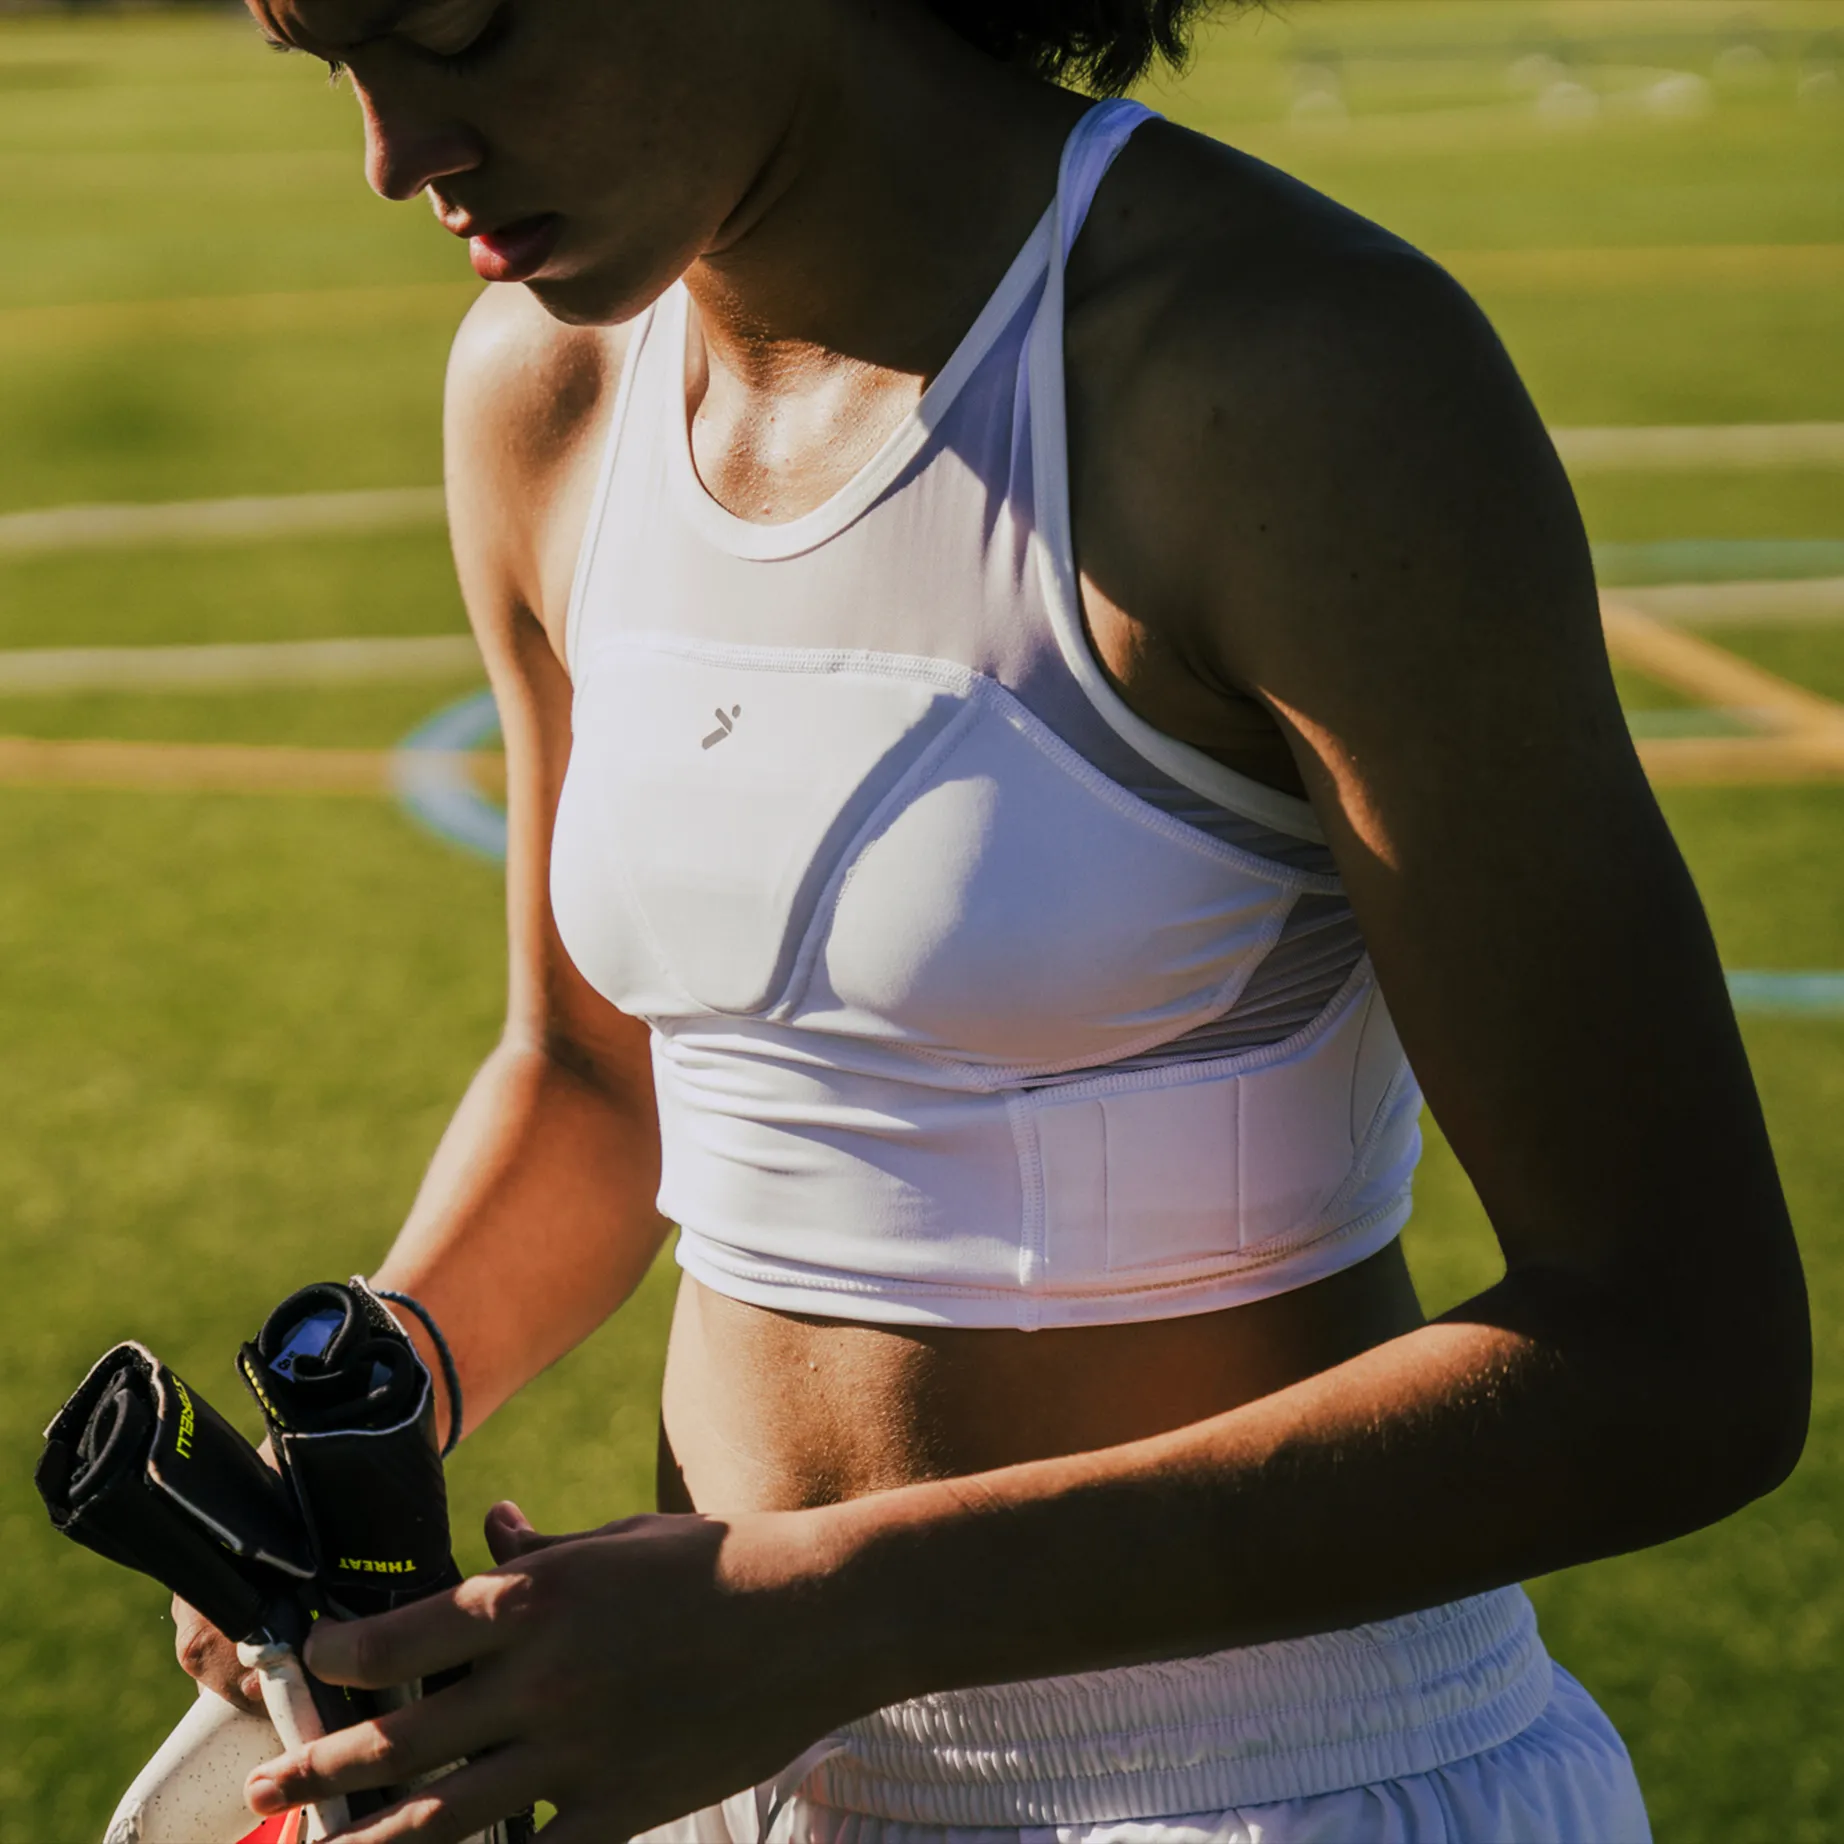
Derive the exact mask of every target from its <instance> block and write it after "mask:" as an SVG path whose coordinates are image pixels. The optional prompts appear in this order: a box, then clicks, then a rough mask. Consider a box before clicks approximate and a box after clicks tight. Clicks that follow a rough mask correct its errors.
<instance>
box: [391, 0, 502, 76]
mask: <svg viewBox="0 0 1844 1844" xmlns="http://www.w3.org/2000/svg"><path fill="white" fill-rule="evenodd" d="M469 10H470V12H471V13H472V15H473V19H474V20H478V22H479V23H478V24H477V25H474V27H473V31H472V33H471V34H467V33H466V26H467V25H468V24H470V23H472V21H467V20H464V21H463V22H462V25H463V36H462V37H461V42H460V43H458V44H455V43H441V42H437V43H434V44H431V43H426V42H423V41H420V40H416V39H411V40H409V41H407V42H408V43H409V44H410V45H411V46H412V47H413V48H414V49H415V50H416V51H417V52H418V53H420V54H421V56H422V57H423V58H424V59H425V60H426V61H427V62H428V63H430V64H432V65H433V66H434V67H435V68H436V69H437V70H442V71H447V72H449V73H450V74H451V75H454V76H459V75H461V74H462V73H464V72H466V71H471V70H474V69H476V68H477V67H478V66H480V65H481V64H484V63H485V62H486V61H487V59H489V58H490V57H492V56H493V55H494V53H495V52H497V51H498V50H499V49H500V47H501V46H502V45H504V44H505V42H506V39H507V37H508V36H509V35H510V33H511V30H512V4H511V0H500V4H499V5H497V6H494V7H492V8H491V9H490V10H489V11H488V12H487V13H486V15H485V17H484V18H483V17H481V15H480V12H479V9H478V8H471V9H469ZM431 36H434V35H433V34H432V35H431ZM444 36H446V35H444Z"/></svg>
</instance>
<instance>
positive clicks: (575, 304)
mask: <svg viewBox="0 0 1844 1844" xmlns="http://www.w3.org/2000/svg"><path fill="white" fill-rule="evenodd" d="M674 279H676V278H674V277H670V276H669V277H667V279H666V280H665V281H663V282H662V281H658V280H651V281H649V282H648V283H646V284H644V285H636V283H635V282H634V280H633V278H632V277H627V276H610V275H605V274H596V273H590V274H585V275H566V276H558V277H556V278H548V277H545V276H542V275H537V276H533V277H532V279H531V280H530V281H529V282H527V283H525V287H527V288H528V289H530V290H531V293H532V295H533V297H534V298H535V299H536V301H537V303H538V305H539V306H540V307H542V308H543V309H544V311H545V312H546V313H547V314H549V315H550V317H551V318H552V319H553V320H559V321H561V322H562V323H563V324H564V325H565V326H569V327H612V326H619V325H620V324H621V323H622V322H623V321H627V320H632V319H633V318H634V316H635V315H636V314H638V313H641V312H643V311H644V310H645V309H646V308H648V307H649V306H651V305H652V303H653V302H654V301H656V300H657V299H658V298H659V296H660V295H662V294H663V293H664V292H665V291H666V289H668V288H669V287H671V285H672V282H673V280H674Z"/></svg>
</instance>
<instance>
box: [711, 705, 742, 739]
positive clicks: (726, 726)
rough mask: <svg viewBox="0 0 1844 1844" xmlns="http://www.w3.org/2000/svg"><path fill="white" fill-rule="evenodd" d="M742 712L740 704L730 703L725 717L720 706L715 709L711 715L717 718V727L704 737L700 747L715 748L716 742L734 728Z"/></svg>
mask: <svg viewBox="0 0 1844 1844" xmlns="http://www.w3.org/2000/svg"><path fill="white" fill-rule="evenodd" d="M742 714H743V707H742V706H741V705H740V704H733V705H731V707H730V714H729V716H727V717H726V716H725V715H724V713H723V710H722V708H721V707H720V708H719V709H718V710H716V711H715V712H714V713H713V715H714V716H715V717H716V719H717V728H716V729H715V730H713V731H712V732H711V734H710V735H709V736H707V737H706V738H705V739H704V742H703V744H702V745H701V747H703V748H705V749H712V748H715V747H716V745H717V744H719V743H721V742H722V741H723V740H724V738H725V737H726V736H728V735H729V734H730V732H731V731H732V730H734V729H735V728H736V720H737V719H738V718H739V717H741V716H742Z"/></svg>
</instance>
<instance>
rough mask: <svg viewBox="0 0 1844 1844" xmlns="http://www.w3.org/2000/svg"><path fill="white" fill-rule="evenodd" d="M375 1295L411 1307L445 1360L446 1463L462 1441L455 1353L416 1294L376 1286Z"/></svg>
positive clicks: (444, 1452) (444, 1448)
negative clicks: (446, 1397) (446, 1398)
mask: <svg viewBox="0 0 1844 1844" xmlns="http://www.w3.org/2000/svg"><path fill="white" fill-rule="evenodd" d="M372 1292H373V1293H375V1294H376V1295H377V1296H378V1298H379V1299H380V1300H389V1301H391V1302H392V1304H393V1305H396V1306H404V1307H408V1308H409V1310H410V1311H411V1312H413V1313H414V1314H415V1315H416V1316H417V1318H419V1319H420V1320H421V1321H422V1322H423V1330H424V1331H425V1332H427V1333H428V1334H429V1338H430V1341H431V1342H432V1343H433V1344H434V1346H435V1354H436V1356H437V1357H439V1358H440V1359H441V1360H442V1381H443V1382H444V1383H446V1384H447V1385H448V1439H447V1440H445V1441H444V1442H443V1443H442V1458H443V1459H444V1460H446V1459H447V1458H448V1456H449V1455H450V1454H451V1453H453V1452H454V1450H455V1443H456V1442H457V1441H459V1440H460V1438H461V1373H460V1372H459V1371H458V1370H457V1369H456V1368H455V1354H454V1353H453V1352H452V1351H450V1350H449V1348H448V1340H447V1339H446V1338H444V1337H443V1336H442V1328H441V1327H440V1326H439V1325H437V1324H436V1322H435V1314H434V1313H432V1312H431V1311H430V1310H429V1309H428V1307H426V1306H425V1305H424V1304H423V1303H422V1301H421V1300H419V1299H417V1298H416V1297H415V1296H414V1295H413V1294H408V1293H399V1292H398V1291H397V1289H396V1288H395V1287H374V1288H373V1289H372Z"/></svg>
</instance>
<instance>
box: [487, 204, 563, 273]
mask: <svg viewBox="0 0 1844 1844" xmlns="http://www.w3.org/2000/svg"><path fill="white" fill-rule="evenodd" d="M562 231H563V220H562V219H561V218H560V217H558V215H557V214H556V213H555V212H554V211H547V212H543V213H541V214H540V215H539V216H537V217H535V218H515V219H514V220H513V222H512V223H510V224H502V225H501V226H500V227H499V229H498V230H496V231H477V232H475V234H474V235H472V236H471V237H469V238H468V240H467V254H468V260H469V261H470V262H472V263H473V265H474V273H475V274H476V275H477V276H479V277H480V279H481V280H482V281H483V282H523V281H528V280H530V278H531V277H532V276H534V275H536V274H537V273H538V271H539V270H540V269H542V268H543V267H544V265H545V264H546V263H547V262H548V261H550V257H551V252H552V250H554V249H555V248H556V247H557V239H558V237H559V236H560V235H561V234H562Z"/></svg>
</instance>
